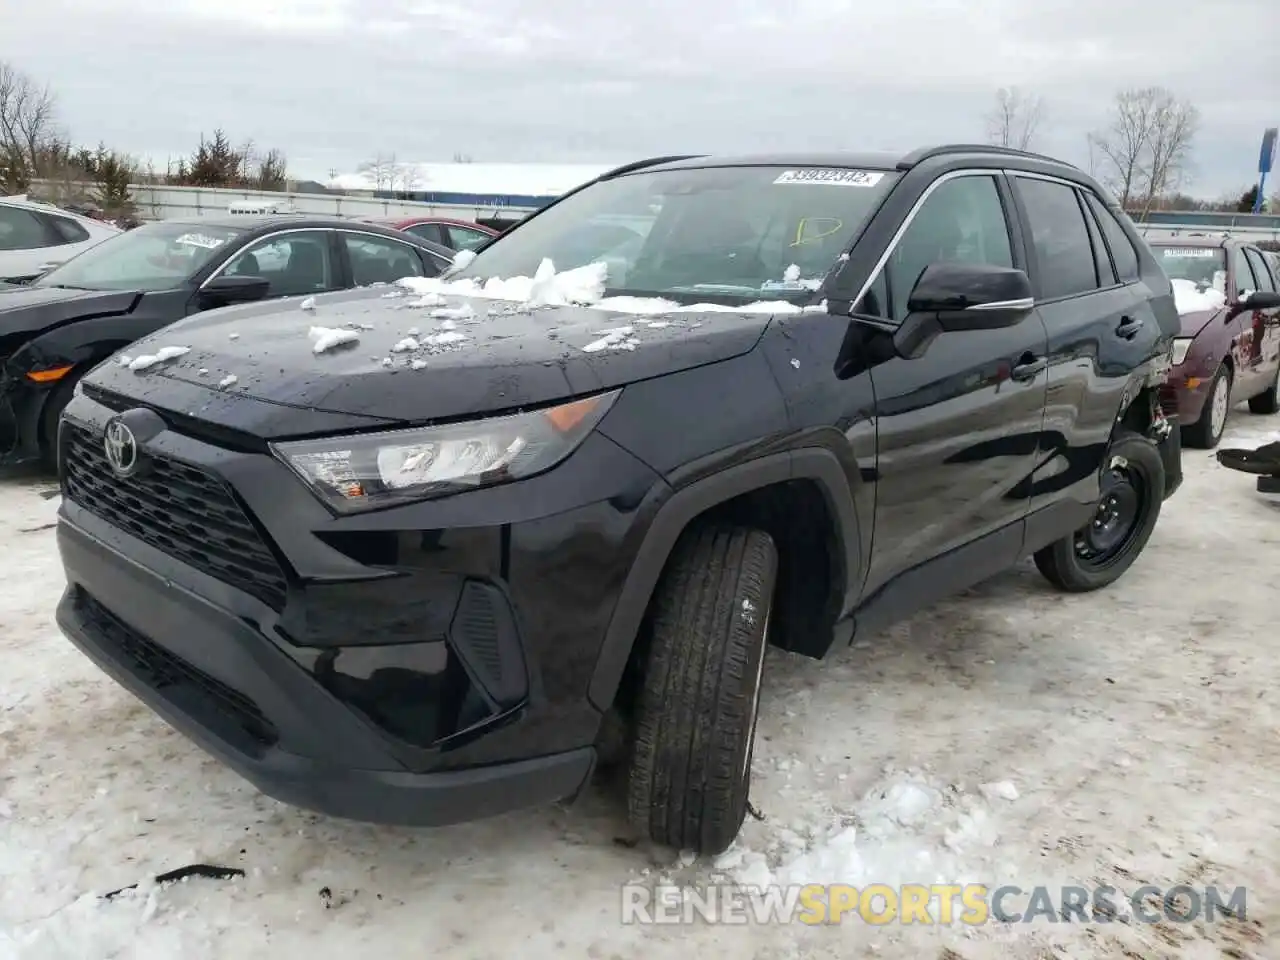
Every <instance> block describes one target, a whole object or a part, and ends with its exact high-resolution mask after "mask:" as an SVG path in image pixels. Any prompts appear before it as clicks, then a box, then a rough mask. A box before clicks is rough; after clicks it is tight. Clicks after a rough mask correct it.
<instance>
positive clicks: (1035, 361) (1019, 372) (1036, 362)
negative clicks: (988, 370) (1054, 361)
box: [1009, 353, 1049, 383]
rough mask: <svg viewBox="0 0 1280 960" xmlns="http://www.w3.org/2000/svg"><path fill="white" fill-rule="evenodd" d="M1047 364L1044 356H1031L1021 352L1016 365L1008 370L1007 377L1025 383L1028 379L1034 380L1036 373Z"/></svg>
mask: <svg viewBox="0 0 1280 960" xmlns="http://www.w3.org/2000/svg"><path fill="white" fill-rule="evenodd" d="M1048 366H1049V361H1048V360H1046V359H1045V358H1044V357H1033V356H1032V355H1031V354H1029V353H1027V354H1023V356H1022V358H1021V359H1020V360H1019V361H1018V363H1017V365H1016V366H1015V367H1014V368H1013V369H1012V370H1010V371H1009V379H1010V380H1017V381H1018V382H1019V383H1025V382H1026V381H1028V380H1034V379H1035V378H1036V375H1037V374H1039V373H1040V372H1041V371H1042V370H1044V369H1045V368H1046V367H1048Z"/></svg>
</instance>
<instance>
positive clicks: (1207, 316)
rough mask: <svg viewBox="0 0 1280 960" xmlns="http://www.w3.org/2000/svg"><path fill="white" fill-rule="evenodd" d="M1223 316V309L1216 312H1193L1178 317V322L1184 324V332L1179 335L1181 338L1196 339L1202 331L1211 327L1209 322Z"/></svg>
mask: <svg viewBox="0 0 1280 960" xmlns="http://www.w3.org/2000/svg"><path fill="white" fill-rule="evenodd" d="M1221 314H1222V309H1221V308H1218V309H1215V310H1192V311H1189V312H1187V313H1182V314H1179V315H1178V321H1179V323H1181V324H1182V331H1181V332H1180V333H1179V334H1178V336H1180V337H1195V336H1198V335H1199V333H1200V331H1201V330H1203V329H1204V328H1205V327H1207V326H1208V325H1209V322H1210V321H1211V320H1213V319H1214V318H1215V317H1218V316H1220V315H1221Z"/></svg>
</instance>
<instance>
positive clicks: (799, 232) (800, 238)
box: [791, 217, 844, 247]
mask: <svg viewBox="0 0 1280 960" xmlns="http://www.w3.org/2000/svg"><path fill="white" fill-rule="evenodd" d="M811 223H833V224H835V226H833V227H832V228H831V229H830V230H828V231H826V232H825V233H818V234H815V235H814V236H812V237H806V236H805V235H804V231H805V227H807V226H809V224H811ZM843 226H844V221H843V220H837V219H836V218H835V217H802V218H801V220H800V222H799V223H797V224H796V238H795V239H794V240H792V241H791V246H793V247H802V246H804V245H805V244H806V243H817V242H818V241H819V240H825V239H827V237H829V236H831V235H832V234H834V233H838V232H839V231H840V229H841V228H842V227H843Z"/></svg>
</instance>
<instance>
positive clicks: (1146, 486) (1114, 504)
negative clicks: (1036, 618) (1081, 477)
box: [1035, 429, 1164, 593]
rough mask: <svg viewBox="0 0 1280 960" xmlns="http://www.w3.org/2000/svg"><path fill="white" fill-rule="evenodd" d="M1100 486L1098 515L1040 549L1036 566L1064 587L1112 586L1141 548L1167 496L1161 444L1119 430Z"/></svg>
mask: <svg viewBox="0 0 1280 960" xmlns="http://www.w3.org/2000/svg"><path fill="white" fill-rule="evenodd" d="M1099 488H1100V496H1099V497H1098V503H1097V507H1096V508H1095V510H1094V515H1093V519H1092V520H1090V521H1089V523H1088V524H1086V525H1085V526H1084V527H1082V528H1081V529H1080V530H1077V531H1076V532H1075V534H1073V535H1072V536H1070V537H1064V538H1063V539H1062V540H1059V541H1058V542H1057V543H1054V544H1051V545H1050V546H1048V547H1045V548H1044V549H1043V550H1041V551H1039V552H1038V553H1036V554H1035V563H1036V567H1037V568H1038V569H1039V571H1040V572H1041V573H1042V574H1043V575H1044V577H1045V579H1046V580H1048V581H1049V582H1050V583H1052V584H1053V585H1054V586H1056V587H1058V588H1059V589H1061V590H1067V591H1070V592H1072V593H1084V592H1086V591H1089V590H1097V589H1099V588H1101V587H1105V586H1108V585H1109V584H1112V583H1114V582H1115V581H1116V580H1118V579H1120V577H1121V575H1122V574H1123V573H1124V572H1125V571H1126V570H1128V569H1129V567H1131V566H1132V565H1133V562H1134V561H1135V560H1137V559H1138V555H1139V554H1140V553H1142V550H1143V548H1144V547H1145V546H1146V545H1147V541H1148V540H1149V539H1150V538H1151V532H1152V531H1153V530H1154V529H1155V527H1156V521H1157V520H1158V519H1159V518H1160V506H1161V504H1162V503H1163V501H1164V461H1163V460H1161V459H1160V451H1159V450H1158V449H1156V445H1155V444H1154V443H1152V442H1151V441H1150V440H1148V439H1147V438H1146V437H1144V436H1141V435H1140V434H1137V433H1134V432H1133V431H1132V430H1124V429H1122V430H1120V431H1119V432H1118V433H1117V434H1116V438H1115V440H1114V441H1113V442H1112V444H1111V449H1110V450H1109V451H1108V453H1107V459H1106V462H1105V463H1104V465H1103V469H1102V476H1101V478H1100V481H1099Z"/></svg>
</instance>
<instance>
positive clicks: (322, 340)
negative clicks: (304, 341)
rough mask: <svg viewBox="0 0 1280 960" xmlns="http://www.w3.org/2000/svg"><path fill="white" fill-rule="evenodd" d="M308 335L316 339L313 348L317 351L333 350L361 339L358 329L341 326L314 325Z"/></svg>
mask: <svg viewBox="0 0 1280 960" xmlns="http://www.w3.org/2000/svg"><path fill="white" fill-rule="evenodd" d="M308 335H309V336H310V337H311V339H312V340H314V341H315V344H314V345H313V346H312V348H311V349H312V350H313V351H314V352H316V353H324V352H325V351H326V350H332V349H333V348H334V347H339V346H342V344H344V343H355V342H356V341H358V340H359V339H360V334H358V333H356V331H354V330H343V329H341V328H340V327H312V328H311V329H310V331H308Z"/></svg>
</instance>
